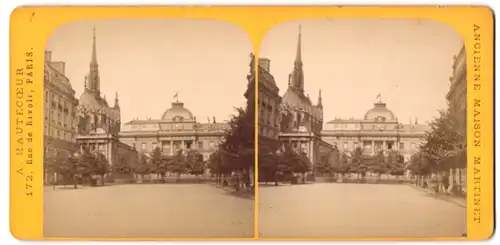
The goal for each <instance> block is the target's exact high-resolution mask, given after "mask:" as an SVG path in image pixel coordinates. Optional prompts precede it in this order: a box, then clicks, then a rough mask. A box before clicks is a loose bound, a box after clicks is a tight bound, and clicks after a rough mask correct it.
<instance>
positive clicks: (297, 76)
mask: <svg viewBox="0 0 500 245" xmlns="http://www.w3.org/2000/svg"><path fill="white" fill-rule="evenodd" d="M298 36H299V37H298V42H297V52H296V54H295V62H294V66H293V72H292V74H291V75H290V80H291V81H290V83H289V85H290V86H291V87H293V88H295V89H297V90H299V91H300V92H304V71H303V70H302V65H303V64H302V33H301V26H299V35H298Z"/></svg>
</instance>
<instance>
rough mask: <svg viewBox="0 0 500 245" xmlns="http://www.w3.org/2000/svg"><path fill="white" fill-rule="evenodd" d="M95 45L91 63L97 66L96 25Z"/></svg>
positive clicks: (93, 44) (93, 45)
mask: <svg viewBox="0 0 500 245" xmlns="http://www.w3.org/2000/svg"><path fill="white" fill-rule="evenodd" d="M93 32H94V34H93V37H92V39H93V43H92V60H91V63H94V64H97V50H96V41H95V40H96V36H95V25H94V28H93Z"/></svg>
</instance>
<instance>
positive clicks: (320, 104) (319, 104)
mask: <svg viewBox="0 0 500 245" xmlns="http://www.w3.org/2000/svg"><path fill="white" fill-rule="evenodd" d="M322 106H323V99H322V98H321V89H320V90H319V96H318V107H322Z"/></svg>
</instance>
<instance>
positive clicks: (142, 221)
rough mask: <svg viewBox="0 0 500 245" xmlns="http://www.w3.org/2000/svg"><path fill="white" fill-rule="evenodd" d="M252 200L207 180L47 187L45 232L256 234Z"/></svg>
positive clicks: (165, 235)
mask: <svg viewBox="0 0 500 245" xmlns="http://www.w3.org/2000/svg"><path fill="white" fill-rule="evenodd" d="M253 206H254V201H253V200H251V199H248V198H241V197H236V196H234V195H231V194H230V193H228V192H226V191H224V190H221V189H218V188H216V187H214V186H213V185H208V184H156V185H155V184H151V185H149V184H141V185H120V186H104V187H95V188H88V187H87V188H83V189H76V190H75V189H56V190H52V188H51V187H46V189H45V192H44V234H45V236H47V237H94V238H108V237H112V238H168V237H173V238H176V237H181V238H224V237H227V238H231V237H253V236H254V232H253V230H254V222H253V220H254V218H253V217H254V211H253V210H254V209H253Z"/></svg>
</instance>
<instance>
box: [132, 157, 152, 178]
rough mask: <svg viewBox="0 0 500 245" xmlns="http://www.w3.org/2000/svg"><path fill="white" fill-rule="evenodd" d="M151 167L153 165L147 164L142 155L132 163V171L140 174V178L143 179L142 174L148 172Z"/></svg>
mask: <svg viewBox="0 0 500 245" xmlns="http://www.w3.org/2000/svg"><path fill="white" fill-rule="evenodd" d="M153 169H154V167H153V166H152V165H150V164H148V161H147V159H146V158H145V157H144V156H142V155H141V156H139V157H138V159H137V161H135V162H134V165H132V171H133V172H134V173H135V174H138V175H140V176H141V179H142V180H144V175H146V174H149V173H150V172H151V171H152V170H153Z"/></svg>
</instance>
